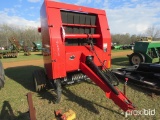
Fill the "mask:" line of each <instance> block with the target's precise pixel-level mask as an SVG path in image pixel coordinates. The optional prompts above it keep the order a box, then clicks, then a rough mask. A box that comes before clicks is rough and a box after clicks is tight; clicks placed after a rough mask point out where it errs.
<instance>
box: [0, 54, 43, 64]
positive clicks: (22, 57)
mask: <svg viewBox="0 0 160 120" xmlns="http://www.w3.org/2000/svg"><path fill="white" fill-rule="evenodd" d="M38 59H42V55H41V52H34V53H33V52H31V55H30V56H25V55H24V53H22V52H21V53H18V57H17V58H3V59H0V60H1V61H2V63H3V62H16V61H27V60H38Z"/></svg>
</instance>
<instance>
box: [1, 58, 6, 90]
mask: <svg viewBox="0 0 160 120" xmlns="http://www.w3.org/2000/svg"><path fill="white" fill-rule="evenodd" d="M4 82H5V74H4V68H3V65H2V62H1V61H0V88H2V87H3V86H4Z"/></svg>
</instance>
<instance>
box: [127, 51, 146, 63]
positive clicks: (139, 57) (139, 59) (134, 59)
mask: <svg viewBox="0 0 160 120" xmlns="http://www.w3.org/2000/svg"><path fill="white" fill-rule="evenodd" d="M144 62H145V57H144V55H143V54H141V53H132V54H131V55H130V56H129V63H130V64H131V65H139V64H140V63H144Z"/></svg>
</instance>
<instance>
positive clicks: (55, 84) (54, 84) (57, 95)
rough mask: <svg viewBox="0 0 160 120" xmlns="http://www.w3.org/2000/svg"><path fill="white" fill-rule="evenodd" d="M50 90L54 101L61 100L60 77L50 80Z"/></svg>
mask: <svg viewBox="0 0 160 120" xmlns="http://www.w3.org/2000/svg"><path fill="white" fill-rule="evenodd" d="M50 86H51V89H50V92H51V94H52V95H53V97H54V99H53V101H54V103H59V102H60V101H61V94H62V88H61V81H60V79H56V80H53V81H51V82H50Z"/></svg>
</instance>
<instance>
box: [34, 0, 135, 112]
mask: <svg viewBox="0 0 160 120" xmlns="http://www.w3.org/2000/svg"><path fill="white" fill-rule="evenodd" d="M39 31H40V32H41V34H42V45H43V51H42V52H44V53H45V54H43V55H44V56H43V60H44V67H45V72H44V70H40V71H39V72H38V71H36V72H35V73H34V81H35V87H36V90H37V91H40V90H41V88H43V87H46V85H48V84H49V86H50V87H51V88H54V90H55V91H56V94H57V99H56V102H60V95H61V85H67V84H73V83H76V82H80V81H83V80H86V79H88V78H89V79H91V80H92V81H94V82H95V83H96V84H97V85H98V86H99V87H100V88H101V89H102V90H103V91H104V92H105V94H106V97H107V98H109V99H112V100H113V101H114V102H115V104H117V105H118V106H119V107H120V108H121V109H122V110H124V111H128V110H129V111H131V110H134V109H135V107H134V106H133V104H132V102H131V101H130V100H129V99H128V98H127V97H126V96H125V95H124V94H123V93H122V92H121V91H120V90H118V88H117V87H116V86H115V85H114V84H113V83H114V82H115V81H116V82H117V83H118V80H117V78H116V77H115V76H114V75H113V74H112V73H111V72H110V70H109V68H110V63H111V62H110V61H111V35H110V31H109V26H108V23H107V19H106V13H105V11H104V10H99V9H94V8H88V7H83V6H77V5H70V4H65V3H60V2H55V1H49V0H45V1H44V3H43V5H42V8H41V28H39ZM45 79H46V80H45Z"/></svg>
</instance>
